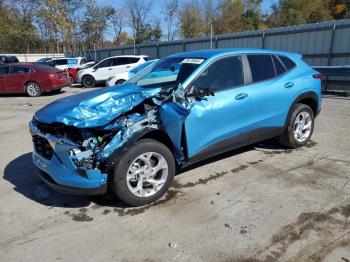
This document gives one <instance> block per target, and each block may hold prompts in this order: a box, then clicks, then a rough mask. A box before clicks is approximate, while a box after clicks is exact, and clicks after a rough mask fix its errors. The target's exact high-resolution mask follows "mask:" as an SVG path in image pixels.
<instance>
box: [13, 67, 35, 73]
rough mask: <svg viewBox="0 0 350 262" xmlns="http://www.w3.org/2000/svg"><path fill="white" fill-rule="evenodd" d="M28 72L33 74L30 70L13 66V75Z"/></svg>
mask: <svg viewBox="0 0 350 262" xmlns="http://www.w3.org/2000/svg"><path fill="white" fill-rule="evenodd" d="M28 72H32V70H31V69H30V68H27V67H23V66H13V67H12V70H11V73H12V74H22V73H28Z"/></svg>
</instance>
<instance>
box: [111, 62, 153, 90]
mask: <svg viewBox="0 0 350 262" xmlns="http://www.w3.org/2000/svg"><path fill="white" fill-rule="evenodd" d="M157 61H158V59H153V60H149V61H147V62H145V63H143V64H141V65H138V66H136V67H134V68H133V69H131V70H130V71H129V72H125V73H121V74H118V75H115V76H111V77H110V78H108V79H107V81H106V86H116V85H120V84H123V83H124V82H125V81H127V80H129V79H130V78H131V77H133V76H134V75H136V74H137V73H138V72H140V71H141V70H143V69H145V68H146V67H147V66H150V65H151V64H153V63H155V62H157Z"/></svg>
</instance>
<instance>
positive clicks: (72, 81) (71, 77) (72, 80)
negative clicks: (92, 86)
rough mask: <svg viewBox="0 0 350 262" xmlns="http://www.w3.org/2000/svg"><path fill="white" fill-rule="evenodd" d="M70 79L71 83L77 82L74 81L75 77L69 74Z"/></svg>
mask: <svg viewBox="0 0 350 262" xmlns="http://www.w3.org/2000/svg"><path fill="white" fill-rule="evenodd" d="M69 81H70V83H71V84H74V82H75V81H74V77H73V76H69Z"/></svg>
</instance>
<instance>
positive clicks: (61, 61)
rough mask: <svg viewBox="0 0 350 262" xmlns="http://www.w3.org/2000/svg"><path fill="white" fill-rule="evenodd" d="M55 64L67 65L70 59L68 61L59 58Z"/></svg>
mask: <svg viewBox="0 0 350 262" xmlns="http://www.w3.org/2000/svg"><path fill="white" fill-rule="evenodd" d="M55 64H56V65H67V64H68V61H67V59H58V60H56V61H55Z"/></svg>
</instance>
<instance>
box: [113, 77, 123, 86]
mask: <svg viewBox="0 0 350 262" xmlns="http://www.w3.org/2000/svg"><path fill="white" fill-rule="evenodd" d="M124 82H125V80H124V79H119V80H118V81H116V82H115V85H116V86H117V85H121V84H123V83H124Z"/></svg>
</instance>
